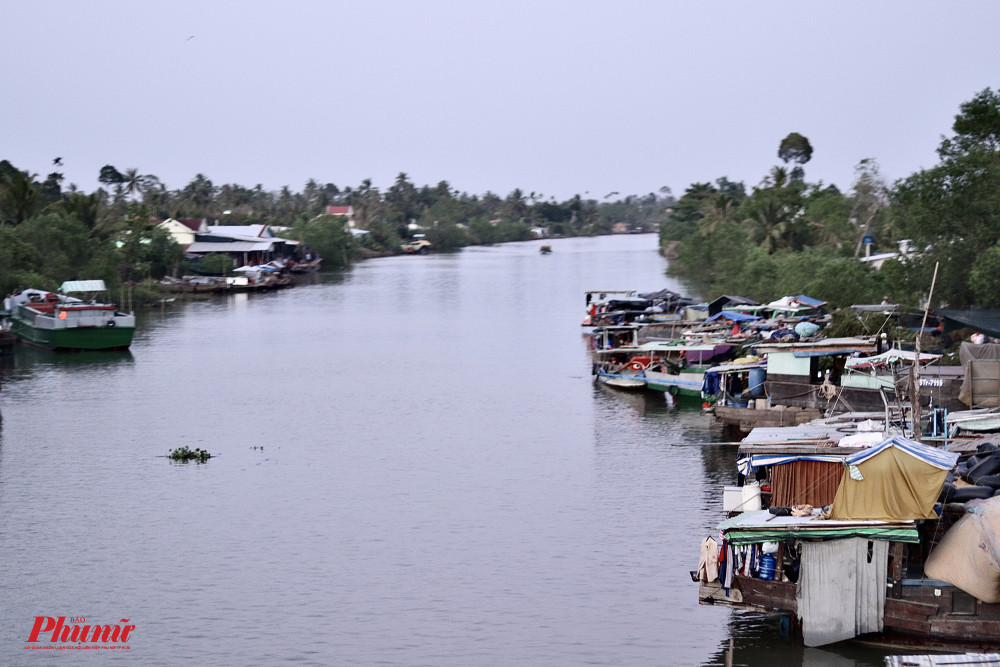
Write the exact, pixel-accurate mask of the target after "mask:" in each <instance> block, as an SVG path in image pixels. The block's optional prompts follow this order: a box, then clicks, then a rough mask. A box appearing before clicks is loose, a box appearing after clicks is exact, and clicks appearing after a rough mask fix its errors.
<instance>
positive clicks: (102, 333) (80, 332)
mask: <svg viewBox="0 0 1000 667" xmlns="http://www.w3.org/2000/svg"><path fill="white" fill-rule="evenodd" d="M11 330H12V331H13V332H14V334H15V335H16V336H17V337H18V338H20V339H21V342H22V343H25V344H27V345H31V346H34V347H40V348H43V349H46V350H52V351H63V350H65V351H70V350H124V349H127V348H128V347H129V346H130V345H131V344H132V337H133V335H134V334H135V327H134V326H132V327H129V326H113V327H108V326H104V327H73V328H65V329H63V328H46V327H34V326H31V325H30V324H28V323H27V322H24V321H23V320H21V319H20V318H16V317H15V318H13V320H12V322H11Z"/></svg>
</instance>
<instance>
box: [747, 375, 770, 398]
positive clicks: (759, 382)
mask: <svg viewBox="0 0 1000 667" xmlns="http://www.w3.org/2000/svg"><path fill="white" fill-rule="evenodd" d="M766 379H767V370H766V369H763V368H751V369H750V373H749V377H748V378H747V384H748V386H747V393H749V394H750V395H751V396H753V397H754V398H761V397H763V396H764V380H766Z"/></svg>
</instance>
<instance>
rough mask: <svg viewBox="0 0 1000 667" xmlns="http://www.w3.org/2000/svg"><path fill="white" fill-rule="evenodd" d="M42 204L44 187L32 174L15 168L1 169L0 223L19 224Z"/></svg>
mask: <svg viewBox="0 0 1000 667" xmlns="http://www.w3.org/2000/svg"><path fill="white" fill-rule="evenodd" d="M4 162H5V163H6V164H7V165H8V166H9V165H10V163H9V162H7V161H6V160H5V161H4ZM41 204H42V187H41V185H39V183H38V182H36V181H35V177H34V176H33V175H32V174H29V173H28V172H26V171H20V170H18V169H14V168H8V169H3V170H0V224H11V225H19V224H21V223H22V222H24V221H25V220H27V219H28V218H30V217H31V216H32V215H34V213H35V211H37V210H38V208H39V207H40V206H41Z"/></svg>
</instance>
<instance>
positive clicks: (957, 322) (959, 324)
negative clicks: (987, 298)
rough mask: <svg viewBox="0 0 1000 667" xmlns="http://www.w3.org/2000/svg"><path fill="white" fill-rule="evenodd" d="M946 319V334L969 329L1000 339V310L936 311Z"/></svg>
mask: <svg viewBox="0 0 1000 667" xmlns="http://www.w3.org/2000/svg"><path fill="white" fill-rule="evenodd" d="M934 312H935V313H937V314H938V315H940V316H941V317H943V318H944V319H945V326H944V330H945V333H947V332H949V331H954V330H955V329H961V328H963V327H969V328H970V329H975V330H976V331H981V332H982V333H984V334H987V335H989V336H995V337H998V338H1000V310H971V309H970V310H936V311H934Z"/></svg>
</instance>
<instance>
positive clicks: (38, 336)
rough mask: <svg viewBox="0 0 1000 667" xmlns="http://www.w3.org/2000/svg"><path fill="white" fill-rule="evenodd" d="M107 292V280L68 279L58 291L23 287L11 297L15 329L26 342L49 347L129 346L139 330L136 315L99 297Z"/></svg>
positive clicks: (111, 347)
mask: <svg viewBox="0 0 1000 667" xmlns="http://www.w3.org/2000/svg"><path fill="white" fill-rule="evenodd" d="M106 292H107V288H106V287H105V284H104V281H103V280H75V281H69V282H65V283H63V284H62V287H61V288H60V293H58V294H57V293H54V292H47V291H45V290H38V289H26V290H23V291H22V292H20V293H18V294H14V295H12V296H10V297H8V298H7V309H8V310H10V311H11V316H10V319H11V329H12V331H13V332H14V333H15V334H16V335H17V337H18V338H19V339H20V340H21V341H22V342H23V343H25V344H28V345H32V346H34V347H40V348H44V349H48V350H54V351H56V350H124V349H127V348H128V347H129V346H130V345H131V344H132V336H133V335H134V333H135V315H133V314H131V313H128V314H127V313H122V312H120V311H119V310H118V309H117V307H116V306H115V305H114V304H111V303H104V302H99V301H97V296H99V295H101V294H104V293H106ZM71 293H79V294H84V295H86V296H89V297H90V300H84V299H80V298H77V297H73V296H69V294H71Z"/></svg>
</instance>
